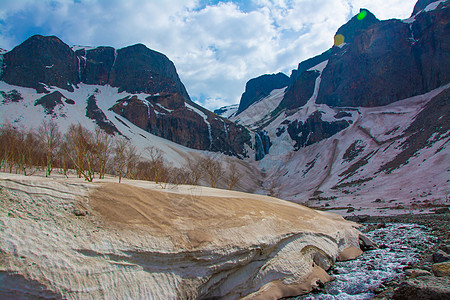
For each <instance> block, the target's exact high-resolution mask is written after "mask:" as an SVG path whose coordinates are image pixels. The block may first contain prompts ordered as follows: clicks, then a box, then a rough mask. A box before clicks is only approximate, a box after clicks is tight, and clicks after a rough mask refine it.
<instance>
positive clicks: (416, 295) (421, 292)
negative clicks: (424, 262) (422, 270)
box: [393, 276, 450, 300]
mask: <svg viewBox="0 0 450 300" xmlns="http://www.w3.org/2000/svg"><path fill="white" fill-rule="evenodd" d="M448 297H450V277H434V276H421V277H417V278H414V279H409V280H407V281H405V282H403V283H402V284H401V285H400V287H398V288H397V289H396V290H395V292H394V296H393V299H394V300H402V299H410V300H422V299H430V300H442V299H446V298H448Z"/></svg>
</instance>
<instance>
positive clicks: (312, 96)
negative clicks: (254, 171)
mask: <svg viewBox="0 0 450 300" xmlns="http://www.w3.org/2000/svg"><path fill="white" fill-rule="evenodd" d="M449 17H450V8H449V2H448V1H419V2H418V3H417V5H416V7H415V11H414V13H413V16H412V17H411V18H409V19H407V20H395V19H393V20H385V21H382V20H378V19H377V18H376V17H375V16H374V15H373V14H371V13H370V12H369V11H368V10H366V9H362V10H361V11H360V13H359V14H358V15H356V16H354V17H353V18H352V19H351V20H349V22H348V23H347V24H344V25H343V26H342V27H341V28H339V30H338V31H337V33H336V37H335V39H334V46H333V47H332V48H331V49H329V50H328V51H325V52H324V53H322V54H320V55H318V56H316V57H313V58H311V59H308V60H306V61H304V62H302V63H300V64H299V66H298V68H297V70H294V71H293V72H292V75H291V78H290V84H289V86H288V87H287V88H286V89H285V90H279V91H277V90H275V91H273V92H272V93H271V94H270V95H269V96H267V97H266V98H264V99H261V100H260V101H259V102H258V103H257V104H254V105H252V106H250V107H249V108H247V109H246V110H244V111H243V112H241V113H240V114H239V115H237V116H233V117H231V120H233V121H235V122H237V123H239V124H242V125H245V126H248V127H249V128H252V129H254V130H257V131H258V132H265V133H266V135H267V136H268V137H269V138H270V143H271V146H270V149H269V153H264V152H263V151H259V154H263V153H264V156H262V155H260V157H262V158H261V159H260V160H259V161H258V166H259V168H261V169H262V170H265V171H266V174H267V177H266V183H265V184H266V185H265V186H266V190H269V191H270V192H271V193H274V194H277V195H281V197H283V199H290V200H293V201H299V202H301V203H304V201H305V199H309V200H307V201H308V202H307V203H308V205H313V206H317V207H319V206H320V207H322V208H324V209H327V207H333V208H340V209H341V212H342V213H347V211H348V214H362V213H363V211H365V213H368V214H390V213H396V214H398V213H406V212H408V211H409V210H417V211H420V212H424V211H427V210H428V211H429V210H430V209H431V208H433V207H436V206H440V205H443V204H444V202H445V199H446V197H447V196H446V193H447V191H448V182H447V178H448V170H447V169H448V168H447V165H445V164H444V165H442V162H443V161H447V160H449V152H448V145H449V139H450V136H449V128H448V126H447V125H445V124H446V122H447V120H448V118H449V111H448V105H447V104H446V103H449V99H450V98H449V97H450V94H449V92H448V90H449V86H450V72H449V71H448V70H449V66H450V55H449V54H450V49H449V45H450V40H449V35H448V32H450V27H449V26H450V25H449ZM447 123H448V122H447ZM442 178H444V179H442ZM274 187H276V188H274ZM399 187H401V188H400V189H399ZM348 206H352V207H351V209H350V208H349V207H348ZM353 207H354V208H353ZM392 209H395V211H392Z"/></svg>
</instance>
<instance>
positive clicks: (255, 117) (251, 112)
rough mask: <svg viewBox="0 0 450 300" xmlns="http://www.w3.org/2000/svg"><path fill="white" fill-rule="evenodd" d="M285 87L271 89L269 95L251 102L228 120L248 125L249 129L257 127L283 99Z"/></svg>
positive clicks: (268, 117) (266, 119) (269, 116)
mask: <svg viewBox="0 0 450 300" xmlns="http://www.w3.org/2000/svg"><path fill="white" fill-rule="evenodd" d="M285 90H286V88H282V89H276V90H273V91H272V92H271V93H270V95H269V96H267V97H265V98H263V99H261V100H259V101H258V102H255V103H253V104H252V105H250V107H248V108H247V109H246V110H244V111H243V112H241V113H240V114H238V115H234V116H232V117H231V118H230V120H232V121H234V122H236V123H238V124H241V125H245V126H248V127H249V128H251V129H257V128H258V127H259V126H260V125H261V124H262V123H264V122H267V121H268V120H269V119H270V118H271V113H272V111H273V110H274V109H275V108H277V107H278V105H279V104H280V102H281V100H283V96H284V91H285Z"/></svg>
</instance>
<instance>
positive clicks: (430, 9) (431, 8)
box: [424, 0, 447, 11]
mask: <svg viewBox="0 0 450 300" xmlns="http://www.w3.org/2000/svg"><path fill="white" fill-rule="evenodd" d="M444 2H447V0H440V1H435V2H433V3H430V4H428V5H427V7H425V9H424V11H432V10H435V9H436V8H437V7H438V6H439V4H441V3H444Z"/></svg>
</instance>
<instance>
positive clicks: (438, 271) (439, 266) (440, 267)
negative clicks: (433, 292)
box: [431, 261, 450, 277]
mask: <svg viewBox="0 0 450 300" xmlns="http://www.w3.org/2000/svg"><path fill="white" fill-rule="evenodd" d="M431 270H432V271H433V273H434V275H436V276H440V277H441V276H449V275H450V261H446V262H441V263H436V264H433V265H432V266H431Z"/></svg>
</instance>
